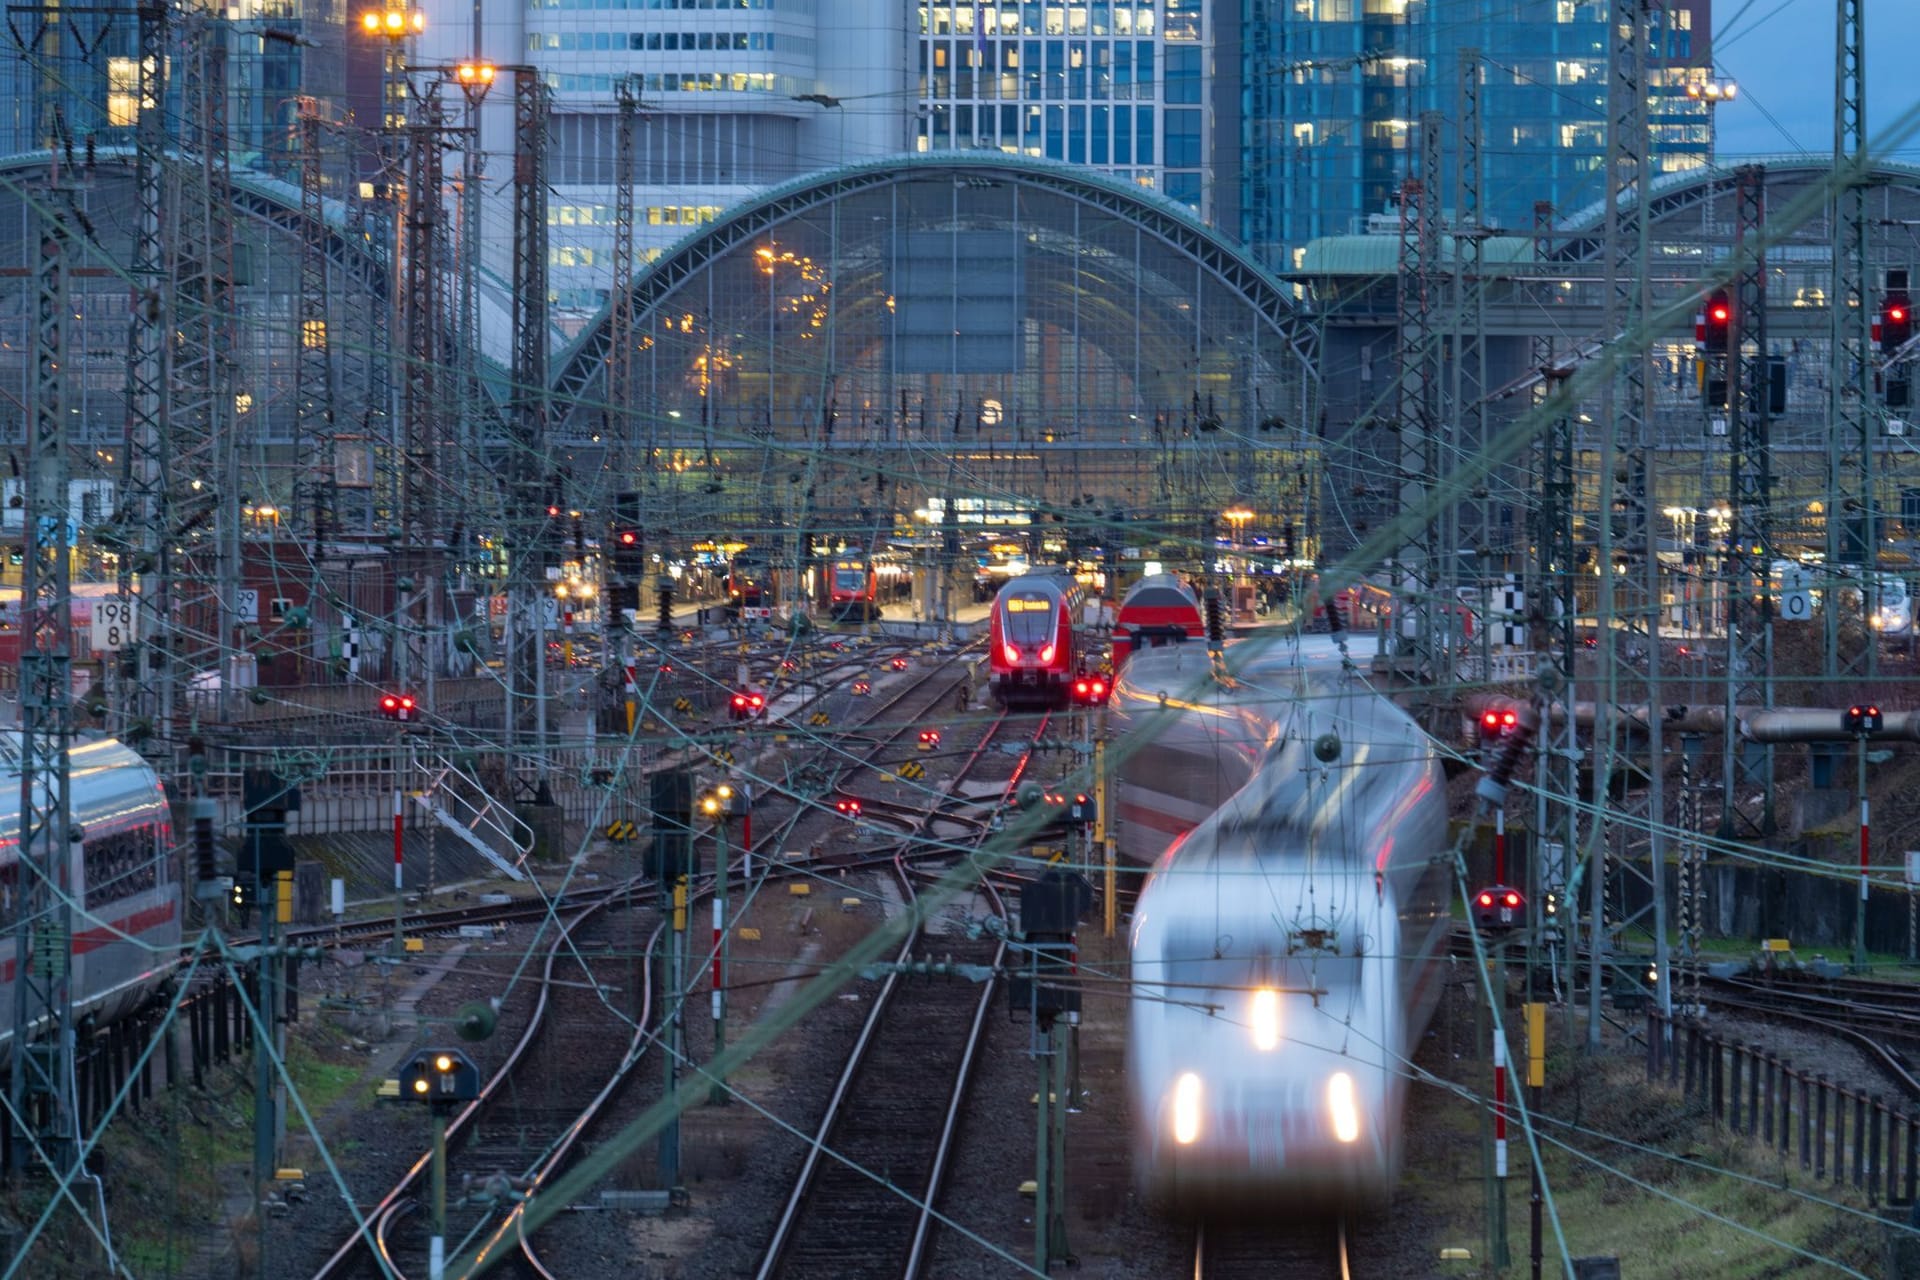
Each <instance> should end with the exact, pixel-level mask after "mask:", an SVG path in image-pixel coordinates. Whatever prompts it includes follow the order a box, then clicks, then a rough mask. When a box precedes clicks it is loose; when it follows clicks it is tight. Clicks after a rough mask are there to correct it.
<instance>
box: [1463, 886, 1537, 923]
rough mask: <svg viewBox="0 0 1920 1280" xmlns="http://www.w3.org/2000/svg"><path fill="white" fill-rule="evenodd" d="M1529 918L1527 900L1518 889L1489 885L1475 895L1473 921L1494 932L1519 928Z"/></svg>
mask: <svg viewBox="0 0 1920 1280" xmlns="http://www.w3.org/2000/svg"><path fill="white" fill-rule="evenodd" d="M1526 920H1527V900H1526V898H1525V896H1524V895H1522V894H1521V892H1520V891H1519V890H1518V889H1514V888H1511V887H1509V886H1507V885H1503V884H1496V885H1489V886H1488V887H1487V888H1485V889H1482V890H1481V891H1480V892H1478V893H1476V894H1474V895H1473V923H1474V925H1475V926H1476V927H1478V928H1481V929H1485V930H1488V931H1493V932H1505V931H1506V930H1508V929H1518V928H1519V927H1520V926H1522V925H1523V924H1525V923H1526Z"/></svg>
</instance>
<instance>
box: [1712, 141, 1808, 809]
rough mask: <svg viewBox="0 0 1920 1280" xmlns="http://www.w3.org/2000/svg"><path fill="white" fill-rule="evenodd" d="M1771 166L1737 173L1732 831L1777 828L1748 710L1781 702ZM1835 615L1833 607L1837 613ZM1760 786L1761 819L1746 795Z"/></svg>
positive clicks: (1730, 423) (1769, 751)
mask: <svg viewBox="0 0 1920 1280" xmlns="http://www.w3.org/2000/svg"><path fill="white" fill-rule="evenodd" d="M1766 181H1767V171H1766V169H1765V168H1764V167H1763V166H1761V165H1752V164H1750V165H1742V166H1741V167H1740V168H1739V169H1736V170H1735V171H1734V228H1733V261H1734V270H1735V275H1734V278H1733V291H1732V293H1733V296H1732V302H1733V314H1732V317H1731V322H1730V323H1729V324H1728V326H1727V353H1726V359H1727V438H1728V444H1729V452H1728V457H1727V481H1728V486H1729V494H1728V497H1729V503H1728V505H1729V506H1730V507H1731V509H1732V517H1731V519H1732V524H1731V531H1730V535H1729V536H1730V539H1731V545H1730V546H1729V547H1728V554H1727V560H1726V574H1727V698H1726V728H1725V732H1724V735H1723V737H1722V751H1723V753H1724V756H1723V765H1722V774H1721V780H1722V785H1723V786H1724V788H1725V795H1726V806H1725V808H1724V809H1723V810H1722V811H1721V816H1720V832H1719V834H1720V835H1721V836H1722V837H1731V836H1734V835H1736V834H1738V833H1739V829H1740V827H1741V826H1743V825H1744V826H1747V827H1749V828H1751V829H1752V831H1753V832H1754V833H1757V834H1759V835H1768V836H1770V835H1772V834H1773V833H1774V828H1775V822H1774V796H1773V748H1772V747H1771V746H1760V745H1756V744H1753V743H1749V742H1746V741H1745V740H1744V739H1743V738H1742V737H1741V734H1740V725H1739V712H1740V710H1741V709H1742V708H1746V707H1755V706H1758V707H1771V706H1772V705H1773V593H1772V591H1771V590H1770V588H1769V585H1768V578H1769V568H1770V566H1771V564H1772V559H1773V507H1772V502H1773V449H1772V445H1771V443H1770V440H1769V436H1770V434H1771V433H1770V427H1769V422H1768V412H1767V400H1768V388H1767V380H1768V374H1767V264H1766V254H1765V246H1764V239H1763V237H1764V234H1765V229H1766ZM1830 612H1831V611H1830ZM1754 786H1758V787H1759V788H1760V789H1761V790H1760V796H1761V810H1760V816H1759V818H1758V819H1757V820H1756V819H1754V818H1752V817H1751V816H1749V815H1748V814H1746V813H1745V812H1744V811H1743V810H1742V808H1741V805H1740V797H1741V796H1742V795H1744V794H1746V791H1747V789H1748V788H1751V787H1754Z"/></svg>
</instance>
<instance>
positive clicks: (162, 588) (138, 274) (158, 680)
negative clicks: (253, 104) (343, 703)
mask: <svg viewBox="0 0 1920 1280" xmlns="http://www.w3.org/2000/svg"><path fill="white" fill-rule="evenodd" d="M138 22H139V35H138V39H139V61H138V65H137V67H136V69H135V77H136V80H135V83H136V86H137V92H138V99H139V100H138V110H139V112H140V115H139V119H138V120H137V121H136V123H135V125H134V134H133V137H134V154H133V186H134V199H135V200H136V201H137V202H138V207H137V209H136V213H135V216H136V218H137V221H136V223H135V224H134V237H133V258H132V261H131V262H129V264H128V274H129V275H130V276H131V277H132V284H133V288H134V290H135V297H134V305H133V307H132V308H131V311H130V313H129V315H128V319H127V391H126V410H127V416H126V435H125V437H124V439H123V440H122V441H121V445H122V447H121V451H120V495H119V513H118V520H117V523H118V526H119V527H118V531H117V532H118V534H119V542H120V560H119V564H118V566H117V568H118V574H117V585H118V588H119V594H120V596H121V597H122V598H123V599H131V598H132V596H133V585H134V584H133V578H134V574H135V572H136V570H137V571H138V572H140V574H141V582H140V586H141V594H142V596H143V597H144V600H143V603H144V605H145V607H146V614H147V622H146V625H147V626H149V627H153V626H157V625H158V622H159V620H160V619H161V618H164V617H166V616H167V613H166V601H167V599H168V597H169V595H170V589H169V587H168V584H167V580H168V569H169V566H170V565H171V562H172V558H173V547H172V539H170V538H168V537H167V536H166V534H165V530H166V529H167V528H168V527H170V525H171V524H172V521H173V515H172V504H171V503H170V502H169V500H168V494H167V471H168V456H167V455H168V441H167V430H166V409H167V405H166V382H167V333H168V310H169V308H168V305H167V299H168V297H169V295H170V294H171V292H172V288H171V284H172V282H171V280H170V279H169V275H168V270H167V263H166V244H165V241H164V240H163V239H162V237H163V236H164V235H165V232H166V228H167V201H166V192H167V182H166V145H167V129H166V118H165V113H164V111H163V110H162V104H163V103H164V102H165V101H166V96H167V93H166V89H167V85H166V74H167V7H166V5H165V4H164V3H162V4H153V5H142V6H141V7H140V11H139V18H138ZM134 639H135V643H134V646H133V651H132V661H131V662H130V663H128V664H127V666H126V667H125V668H123V669H122V670H121V671H120V672H119V673H117V674H116V675H115V676H114V678H113V680H112V682H111V687H112V689H113V692H114V698H113V720H112V724H113V728H114V731H115V732H116V733H118V734H119V735H120V736H121V737H122V738H123V739H125V740H126V741H128V742H129V743H130V744H133V745H143V744H150V743H152V742H153V741H154V740H153V738H152V728H153V725H154V724H155V723H156V722H164V721H165V720H167V719H168V718H170V717H171V715H172V705H171V701H170V699H169V698H168V697H167V696H166V694H167V690H168V688H169V685H168V681H169V680H170V678H171V676H170V672H169V669H168V668H167V667H166V665H165V664H164V662H163V661H162V659H163V658H164V653H163V652H162V651H159V650H156V649H155V648H154V647H153V646H152V645H151V643H147V644H142V643H141V642H140V640H139V637H138V634H137V633H136V635H135V637H134Z"/></svg>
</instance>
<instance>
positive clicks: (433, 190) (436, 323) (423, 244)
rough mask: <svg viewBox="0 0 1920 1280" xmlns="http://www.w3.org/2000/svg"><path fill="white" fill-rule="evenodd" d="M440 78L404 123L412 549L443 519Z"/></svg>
mask: <svg viewBox="0 0 1920 1280" xmlns="http://www.w3.org/2000/svg"><path fill="white" fill-rule="evenodd" d="M441 134H442V120H441V111H440V81H439V79H438V78H430V79H428V80H427V81H426V82H425V83H424V84H423V85H422V86H421V87H420V89H419V91H418V96H417V98H416V100H415V102H414V106H413V118H412V119H411V120H410V121H409V122H408V124H407V130H406V137H407V142H408V148H407V183H406V198H405V203H404V204H403V205H402V209H403V210H404V212H403V214H402V217H403V219H404V226H405V232H404V242H405V248H404V250H403V251H402V253H401V278H402V282H403V283H402V285H401V290H400V299H399V303H400V313H401V321H400V324H401V332H402V333H403V334H404V335H405V337H406V344H407V345H406V351H407V356H406V368H405V370H404V372H403V374H402V377H401V389H402V404H401V422H402V433H403V434H402V437H401V438H402V442H403V443H402V445H401V450H400V457H399V460H398V461H399V466H400V483H399V485H398V486H397V487H398V491H399V494H400V529H401V542H402V545H403V546H404V547H405V548H406V549H407V550H408V551H416V550H419V549H422V548H426V547H430V546H432V545H433V542H434V540H435V538H436V537H437V536H438V532H439V525H438V521H437V519H436V516H437V513H436V511H435V507H434V494H435V493H436V491H437V490H438V489H439V488H440V486H441V476H440V473H439V465H440V463H441V458H440V453H439V445H440V443H441V430H442V428H441V413H440V410H441V405H440V395H441V390H442V388H441V385H440V378H439V371H440V366H441V364H442V362H443V359H444V356H445V352H444V351H443V350H442V345H441V338H442V334H441V328H440V315H441V307H440V278H441V262H440V253H439V247H440V245H439V237H440V183H441V170H442V165H441V161H440V144H441V142H442V140H443V139H442V136H441Z"/></svg>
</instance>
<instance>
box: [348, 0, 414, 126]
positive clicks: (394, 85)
mask: <svg viewBox="0 0 1920 1280" xmlns="http://www.w3.org/2000/svg"><path fill="white" fill-rule="evenodd" d="M426 29H427V14H426V11H425V10H424V9H409V8H406V7H405V6H390V7H388V8H385V9H368V10H366V11H365V12H363V13H362V14H361V15H360V30H361V31H362V32H364V33H365V34H366V35H368V36H370V37H373V38H374V39H378V40H385V41H386V42H387V50H386V55H385V57H383V58H382V59H381V68H380V71H381V74H380V120H381V123H382V124H384V125H385V126H386V127H387V128H389V129H398V128H399V127H400V126H401V125H403V124H405V123H406V105H405V102H404V101H403V100H402V95H401V93H400V91H399V88H398V85H399V81H400V74H401V69H402V67H403V66H404V65H405V62H406V53H405V49H406V42H407V40H408V39H409V38H411V37H413V36H417V35H420V34H421V33H423V32H424V31H426Z"/></svg>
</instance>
